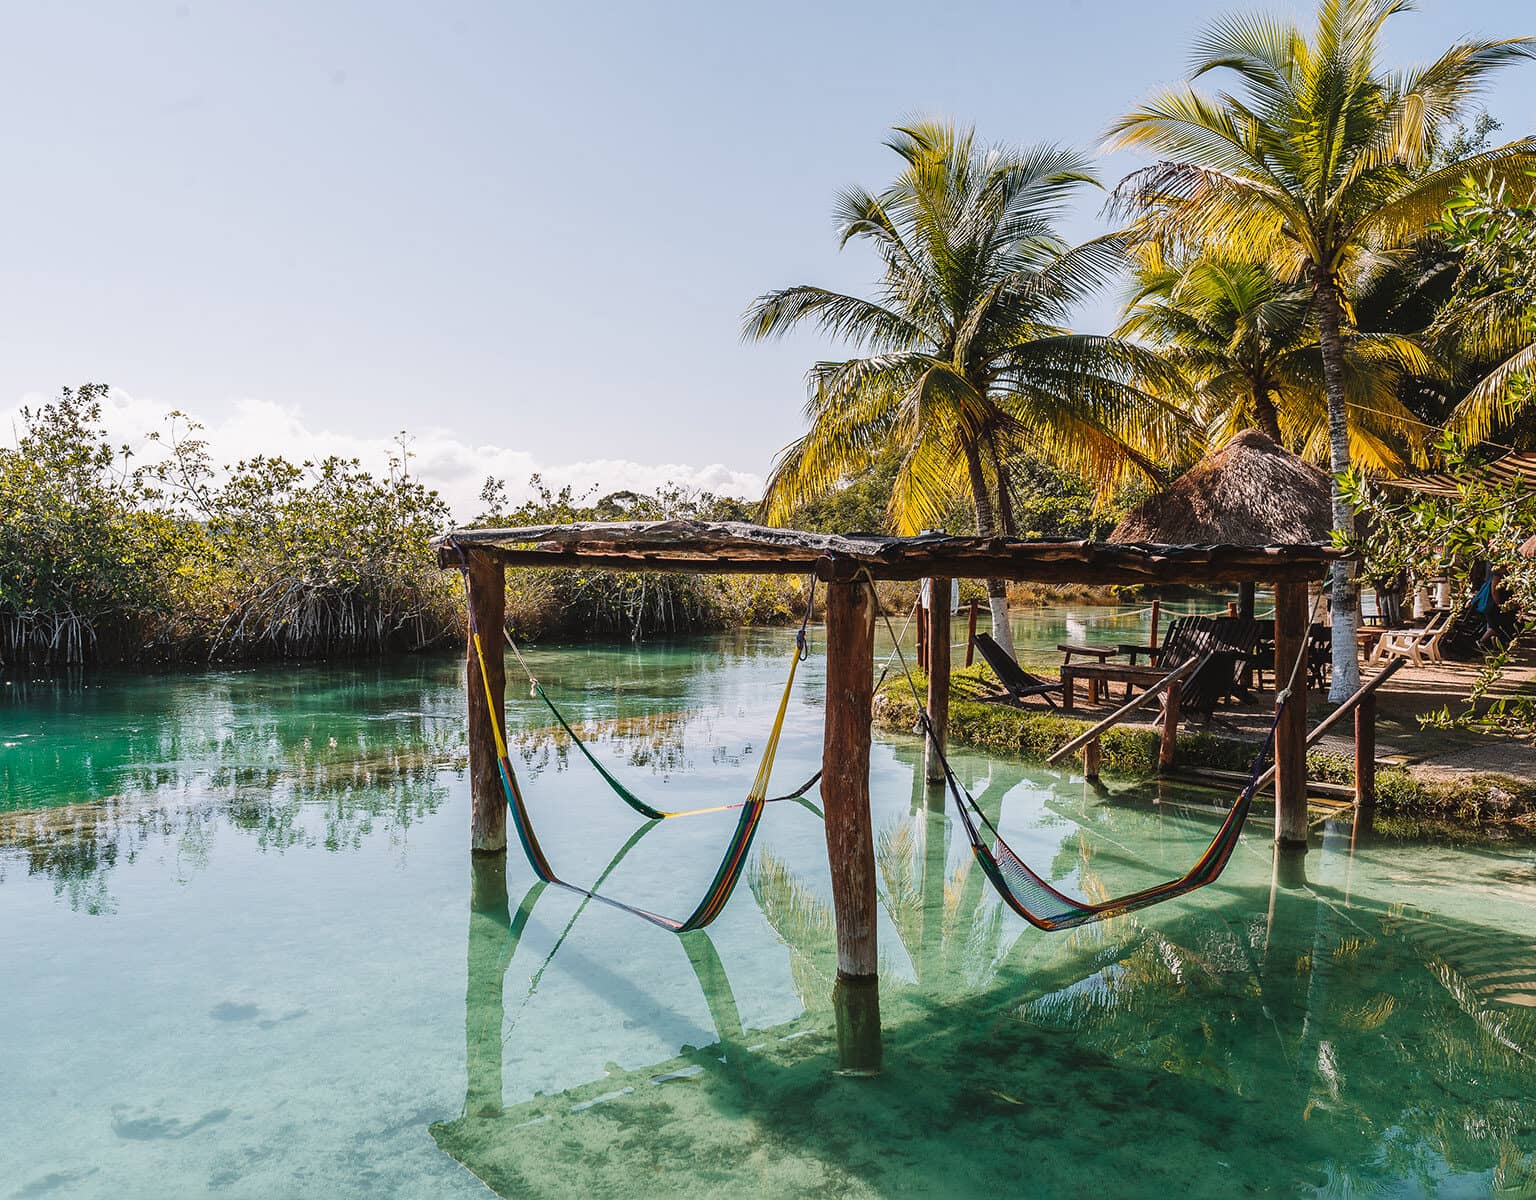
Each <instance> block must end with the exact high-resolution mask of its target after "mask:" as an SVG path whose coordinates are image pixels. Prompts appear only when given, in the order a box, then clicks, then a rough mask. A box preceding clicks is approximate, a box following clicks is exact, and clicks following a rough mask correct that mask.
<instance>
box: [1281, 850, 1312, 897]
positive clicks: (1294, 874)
mask: <svg viewBox="0 0 1536 1200" xmlns="http://www.w3.org/2000/svg"><path fill="white" fill-rule="evenodd" d="M1275 882H1276V883H1277V884H1279V886H1281V887H1283V888H1289V889H1295V888H1303V887H1306V886H1307V844H1306V842H1301V843H1299V844H1298V843H1296V842H1289V841H1286V842H1276V843H1275Z"/></svg>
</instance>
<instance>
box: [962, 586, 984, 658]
mask: <svg viewBox="0 0 1536 1200" xmlns="http://www.w3.org/2000/svg"><path fill="white" fill-rule="evenodd" d="M980 607H981V601H980V600H978V599H977V598H976V597H975V596H972V597H971V615H970V618H969V619H968V620H967V621H966V625H965V665H966V666H970V665H971V663H973V662H974V661H975V660H976V610H977V609H978V608H980Z"/></svg>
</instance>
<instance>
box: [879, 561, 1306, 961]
mask: <svg viewBox="0 0 1536 1200" xmlns="http://www.w3.org/2000/svg"><path fill="white" fill-rule="evenodd" d="M865 575H866V579H868V573H867V572H866V573H865ZM868 582H869V590H870V595H871V596H872V597H873V596H874V592H875V588H874V581H873V580H872V579H869V580H868ZM874 603H875V606H876V611H879V612H880V616H881V619H882V620H884V621H885V623H886V627H887V628H889V627H890V618H889V617H887V616H886V615H885V613H884V612H883V611H881V610H880V608H879V604H880V602H879V600H878V599H875V600H874ZM1305 661H1306V652H1305V649H1303V652H1302V654H1301V655H1299V656H1298V658H1297V660H1296V664H1295V666H1294V667H1293V669H1292V671H1291V686H1294V685H1295V683H1296V677H1297V673H1298V671H1299V670H1300V669H1301V666H1302V664H1303V663H1305ZM901 665H902V668H903V670H905V671H906V675H907V684H908V685H909V686H910V687H911V689H912V698H913V700H914V701H915V702H916V704H917V716H918V722H919V723H920V724H921V725H922V727H923V731H924V734H925V736H926V737H927V739H928V745H929V748H930V749H931V750H932V751H933V752H934V754H936V755H937V756H938V759H939V764H940V766H941V767H943V769H944V779H945V781H946V782H947V783H948V785H949V791H950V794H951V795H952V796H953V797H954V800H955V808H956V810H957V811H958V812H959V814H960V823H961V824H962V825H963V826H964V827H965V835H966V837H967V838H969V839H970V843H971V850H972V852H973V853H974V854H975V855H976V861H977V862H978V863H980V864H981V869H982V872H983V873H984V874H985V875H986V877H987V879H988V880H990V881H991V883H992V886H993V887H994V888H995V889H996V890H997V893H998V895H999V896H1001V897H1002V898H1003V901H1004V902H1005V903H1006V904H1007V905H1008V907H1009V908H1011V909H1012V910H1013V911H1014V912H1016V913H1017V914H1018V915H1019V916H1021V917H1023V918H1024V919H1025V920H1026V921H1028V922H1029V923H1030V924H1031V925H1033V926H1034V927H1035V928H1036V929H1043V930H1045V931H1046V932H1055V931H1057V930H1062V929H1074V928H1076V927H1077V926H1079V925H1086V924H1088V923H1089V922H1091V921H1102V920H1105V919H1106V918H1108V917H1115V916H1119V915H1120V914H1122V913H1128V912H1133V911H1135V910H1136V909H1139V908H1147V907H1148V906H1150V905H1153V904H1160V903H1161V902H1162V901H1164V900H1172V899H1174V898H1175V897H1177V896H1183V895H1185V894H1186V893H1188V892H1192V891H1194V890H1195V889H1196V888H1201V887H1204V886H1205V885H1206V884H1208V883H1214V882H1215V881H1216V880H1217V879H1218V878H1220V876H1221V873H1222V871H1223V870H1224V869H1225V868H1226V865H1227V862H1228V861H1229V860H1230V859H1231V857H1232V851H1233V849H1234V848H1235V847H1236V845H1237V839H1238V837H1239V836H1240V835H1241V834H1242V832H1243V824H1244V822H1245V821H1247V819H1248V810H1249V808H1250V807H1251V805H1252V803H1253V796H1254V793H1255V792H1256V791H1258V787H1259V777H1260V776H1261V775H1262V774H1263V773H1264V766H1265V762H1266V760H1267V759H1268V758H1269V754H1270V749H1271V748H1272V747H1273V745H1274V741H1275V730H1276V728H1277V727H1278V726H1279V724H1280V717H1281V714H1282V713H1283V712H1284V711H1285V707H1286V705H1288V704H1289V703H1290V698H1291V686H1288V687H1286V689H1285V691H1283V692H1282V693H1280V695H1279V696H1277V697H1276V703H1275V718H1274V720H1273V721H1271V722H1270V726H1269V732H1268V734H1266V735H1265V738H1264V745H1263V746H1262V747H1261V748H1260V750H1259V753H1258V755H1257V756H1256V757H1255V759H1254V764H1253V771H1252V773H1251V774H1250V775H1249V777H1248V783H1247V786H1245V787H1244V788H1243V790H1242V791H1241V792H1240V793H1239V794H1238V797H1237V801H1236V802H1235V803H1234V804H1233V805H1232V811H1231V812H1229V813H1228V814H1227V816H1226V819H1225V820H1223V821H1222V823H1221V828H1220V829H1218V830H1217V831H1216V836H1215V837H1214V838H1213V839H1212V840H1211V844H1210V845H1209V846H1208V847H1207V848H1206V851H1205V853H1204V854H1202V855H1201V856H1200V861H1199V862H1197V863H1196V864H1195V865H1194V866H1193V867H1191V868H1190V870H1189V871H1188V872H1187V873H1185V874H1184V875H1181V876H1180V877H1179V878H1177V879H1170V880H1167V881H1166V882H1164V883H1159V884H1154V885H1153V886H1152V887H1148V888H1142V889H1141V890H1140V891H1136V892H1130V893H1128V894H1126V895H1124V896H1118V897H1115V898H1114V899H1112V900H1106V901H1104V902H1103V903H1101V904H1092V903H1089V902H1088V901H1086V900H1075V899H1073V898H1072V897H1071V896H1068V895H1066V894H1064V893H1062V892H1059V891H1057V890H1056V889H1055V888H1054V887H1052V886H1051V885H1050V884H1049V883H1047V882H1046V881H1045V879H1043V878H1042V877H1041V876H1040V875H1038V874H1036V873H1035V872H1034V871H1033V870H1031V869H1030V867H1029V865H1028V864H1027V863H1025V862H1024V860H1023V859H1021V858H1020V857H1019V856H1018V855H1017V854H1015V853H1014V852H1013V850H1012V849H1011V848H1010V847H1009V845H1008V843H1007V842H1005V841H1004V840H1003V836H1002V834H1001V833H999V832H998V830H997V826H995V825H994V824H993V823H992V821H991V819H990V818H989V817H988V816H987V814H986V813H985V812H983V811H982V808H981V805H979V804H977V803H976V801H975V799H974V798H973V797H972V796H971V793H970V792H969V791H968V790H966V788H965V787H964V785H962V784H961V782H960V781H959V779H957V778H956V777H955V773H954V771H953V770H951V769H950V765H949V760H948V759H947V758H945V756H944V750H943V748H942V747H941V746H940V745H939V740H938V736H937V734H936V733H935V732H934V729H933V725H932V723H931V722H930V721H929V719H928V710H927V707H926V705H924V703H923V698H922V696H921V695H920V694H919V693H918V690H917V684H916V682H915V681H914V680H913V678H912V672H911V671H910V670H909V669H907V662H906V658H905V656H903V657H902V659H901ZM978 817H979V818H980V822H979V823H978V821H977V818H978ZM983 826H985V828H986V830H987V832H988V833H990V834H991V835H992V845H991V846H990V847H988V845H987V844H986V841H985V840H984V839H983V837H982V827H983Z"/></svg>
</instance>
